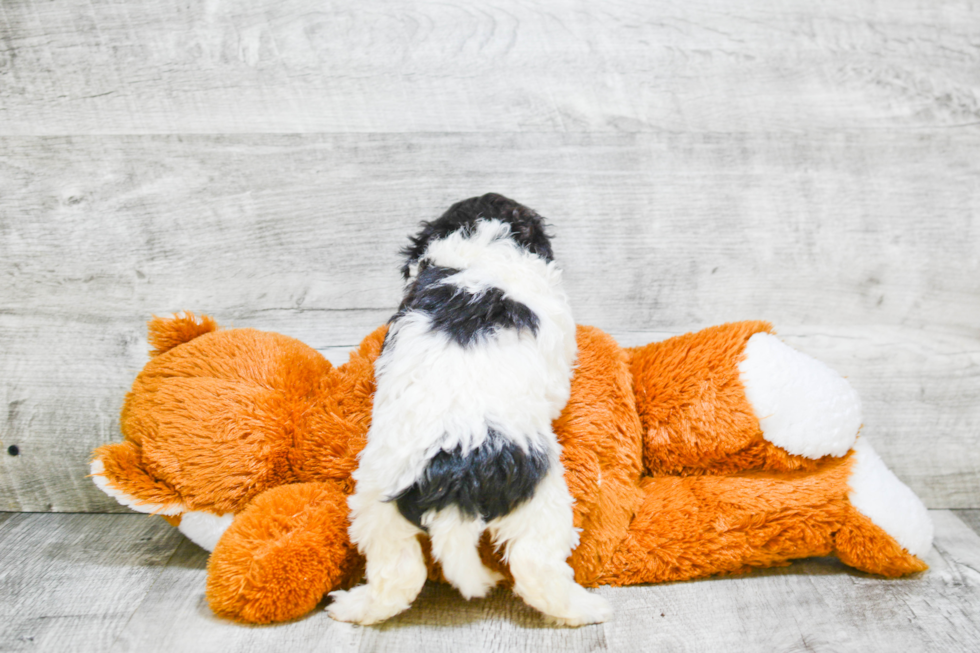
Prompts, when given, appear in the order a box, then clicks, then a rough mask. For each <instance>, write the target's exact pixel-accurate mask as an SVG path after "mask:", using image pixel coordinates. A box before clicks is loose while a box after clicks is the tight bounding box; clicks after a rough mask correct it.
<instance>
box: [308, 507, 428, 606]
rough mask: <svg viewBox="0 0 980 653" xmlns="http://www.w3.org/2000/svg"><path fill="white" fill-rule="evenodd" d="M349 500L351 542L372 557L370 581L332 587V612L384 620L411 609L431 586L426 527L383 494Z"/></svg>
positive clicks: (365, 554) (369, 569)
mask: <svg viewBox="0 0 980 653" xmlns="http://www.w3.org/2000/svg"><path fill="white" fill-rule="evenodd" d="M349 504H350V507H351V514H352V521H351V527H350V536H351V541H352V542H354V543H355V544H356V545H357V548H358V549H359V550H360V551H361V553H363V554H364V556H365V557H366V558H367V584H366V585H360V586H358V587H355V588H354V589H352V590H349V591H346V592H344V591H337V592H331V593H330V596H331V597H332V598H333V603H331V604H330V605H329V606H328V607H327V614H329V615H330V616H331V617H332V618H334V619H336V620H337V621H350V622H353V623H358V624H362V625H367V624H373V623H378V622H379V621H384V620H385V619H388V618H390V617H393V616H395V615H396V614H398V613H399V612H402V611H404V610H407V609H408V608H409V606H410V605H411V604H412V601H414V600H415V597H416V596H418V594H419V592H421V591H422V586H423V585H425V579H426V576H427V571H426V567H425V558H424V557H423V555H422V547H421V545H420V544H419V540H418V534H419V533H420V532H421V531H420V530H419V529H418V528H416V527H415V526H414V525H413V524H412V523H411V522H409V521H408V520H407V519H405V518H404V517H402V515H401V513H399V512H398V508H397V507H396V506H395V504H394V503H391V502H387V501H383V500H381V495H380V493H373V492H365V493H364V494H354V495H353V496H351V498H350V500H349Z"/></svg>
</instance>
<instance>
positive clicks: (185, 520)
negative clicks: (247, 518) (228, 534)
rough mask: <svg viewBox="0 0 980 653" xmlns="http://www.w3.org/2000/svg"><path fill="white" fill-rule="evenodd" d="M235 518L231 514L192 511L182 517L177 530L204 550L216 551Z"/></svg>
mask: <svg viewBox="0 0 980 653" xmlns="http://www.w3.org/2000/svg"><path fill="white" fill-rule="evenodd" d="M234 518H235V515H233V514H232V513H230V512H229V513H225V514H223V515H216V514H214V513H213V512H201V511H198V510H192V511H190V512H185V513H184V514H183V515H181V517H180V526H178V527H177V528H178V530H180V532H181V533H183V534H184V535H186V536H187V539H189V540H190V541H191V542H193V543H194V544H196V545H198V546H199V547H201V548H202V549H205V550H207V551H214V547H216V546H217V545H218V540H220V539H221V536H222V535H224V533H225V531H226V530H228V527H229V526H231V522H232V520H233V519H234Z"/></svg>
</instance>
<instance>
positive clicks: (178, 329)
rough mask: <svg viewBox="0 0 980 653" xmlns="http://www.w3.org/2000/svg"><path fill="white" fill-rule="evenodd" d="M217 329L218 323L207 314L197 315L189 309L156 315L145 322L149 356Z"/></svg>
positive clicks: (157, 354)
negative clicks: (171, 313)
mask: <svg viewBox="0 0 980 653" xmlns="http://www.w3.org/2000/svg"><path fill="white" fill-rule="evenodd" d="M217 329H218V323H217V322H215V321H214V318H212V317H211V316H209V315H201V316H200V317H198V316H197V315H194V314H193V313H191V312H190V311H185V312H184V313H180V314H177V315H174V316H173V317H157V316H156V315H154V316H153V319H152V320H150V321H149V323H148V324H147V331H148V332H149V333H148V339H149V341H150V346H151V347H153V349H151V350H150V356H159V355H160V354H162V353H164V352H167V351H170V350H171V349H173V348H174V347H176V346H177V345H181V344H183V343H185V342H190V341H191V340H193V339H194V338H197V337H198V336H202V335H204V334H205V333H210V332H212V331H216V330H217Z"/></svg>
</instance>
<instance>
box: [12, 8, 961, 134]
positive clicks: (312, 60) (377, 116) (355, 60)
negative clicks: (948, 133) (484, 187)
mask: <svg viewBox="0 0 980 653" xmlns="http://www.w3.org/2000/svg"><path fill="white" fill-rule="evenodd" d="M978 26H980V16H978V13H977V7H976V4H975V3H972V2H943V3H932V2H921V1H919V0H901V1H898V0H895V1H892V2H885V3H880V2H878V3H872V2H851V1H850V0H832V1H829V2H823V3H821V4H820V5H819V7H815V6H814V5H813V3H811V2H807V1H806V0H794V1H792V2H781V1H778V0H765V1H761V2H752V3H740V4H737V5H732V4H731V3H719V2H716V1H711V0H700V1H697V2H684V3H649V2H644V1H643V0H612V1H610V2H603V3H589V2H567V3H560V2H551V3H526V2H521V1H520V0H489V1H481V2H468V1H465V0H451V1H448V2H443V1H438V2H436V1H431V0H414V1H410V2H402V3H397V4H392V3H390V2H385V1H384V0H361V1H359V2H357V3H356V4H355V5H352V4H350V3H346V2H342V1H340V0H276V1H275V2H273V1H270V0H210V1H209V2H201V3H185V2H178V1H176V0H143V1H141V2H114V1H112V0H92V1H91V2H88V1H86V2H77V1H73V2H42V1H40V0H24V1H21V2H5V3H4V4H3V7H2V8H0V35H2V40H0V82H2V84H3V86H4V87H5V91H4V92H3V93H2V94H0V117H2V120H0V132H2V133H4V134H72V135H76V134H92V133H246V132H247V133H256V132H263V133H270V132H286V133H296V132H321V131H331V132H333V131H337V132H422V131H428V132H432V131H436V132H445V131H452V132H467V131H469V132H502V131H504V132H526V131H549V132H554V131H561V132H569V131H590V132H597V131H628V132H634V131H655V132H660V131H669V132H758V131H794V132H799V131H811V132H822V131H826V130H845V131H851V130H857V131H866V130H871V131H879V130H888V131H892V130H896V129H899V130H907V129H918V128H923V127H963V128H966V129H969V130H971V131H976V130H978V129H980V96H978V94H977V81H978V80H977V74H978V73H977V62H978V59H980V43H978V42H977V40H976V38H975V35H976V32H977V28H978Z"/></svg>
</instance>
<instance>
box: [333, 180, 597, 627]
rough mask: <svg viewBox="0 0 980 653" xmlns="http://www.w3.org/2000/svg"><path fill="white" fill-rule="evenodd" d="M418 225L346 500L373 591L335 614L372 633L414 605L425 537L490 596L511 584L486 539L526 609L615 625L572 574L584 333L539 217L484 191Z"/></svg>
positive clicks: (444, 560) (340, 595) (472, 593)
mask: <svg viewBox="0 0 980 653" xmlns="http://www.w3.org/2000/svg"><path fill="white" fill-rule="evenodd" d="M422 226H423V228H422V231H421V233H419V234H418V235H417V236H415V237H414V238H412V240H411V245H410V246H409V247H407V248H406V249H405V250H404V251H403V254H404V255H405V258H406V260H405V266H404V268H403V269H402V274H403V276H404V277H405V281H406V285H405V295H404V300H403V301H402V303H401V306H400V308H399V310H398V312H397V313H396V314H395V315H394V317H393V318H392V319H391V321H390V323H389V328H388V334H387V336H386V338H385V342H384V346H383V347H382V351H381V355H380V356H379V358H378V360H377V364H376V366H375V372H376V379H377V392H376V394H375V397H374V412H373V416H372V422H371V428H370V430H369V431H368V436H367V439H368V442H367V446H366V447H365V448H364V450H363V452H362V453H361V456H360V461H359V466H358V469H357V471H356V472H355V473H354V475H353V476H354V479H355V480H356V481H357V488H356V491H355V493H354V494H353V495H352V496H351V497H350V500H349V504H350V508H351V526H350V536H351V540H352V541H353V542H354V543H355V544H357V547H358V549H359V550H360V551H361V552H362V553H363V554H364V555H365V556H366V558H367V584H365V585H361V586H359V587H356V588H354V589H352V590H350V591H347V592H343V591H338V592H334V593H333V594H332V595H331V596H332V597H333V602H332V604H331V605H330V606H329V607H328V608H327V610H328V613H329V614H330V616H331V617H333V618H334V619H337V620H340V621H352V622H356V623H360V624H371V623H376V622H379V621H383V620H385V619H388V618H389V617H392V616H394V615H396V614H398V613H399V612H402V611H403V610H405V609H407V608H408V607H409V605H411V603H412V601H413V600H414V599H415V597H416V596H417V595H418V593H419V591H421V589H422V586H423V584H424V583H425V579H426V566H425V561H424V559H423V555H422V548H421V546H420V544H419V539H418V536H419V535H420V534H422V533H424V532H427V533H428V536H429V540H430V542H431V545H432V555H433V557H434V558H435V559H436V560H438V561H439V562H440V563H441V565H442V571H443V574H444V575H445V577H446V580H448V581H449V582H450V583H452V584H453V585H454V586H455V587H456V588H457V589H458V590H459V591H460V593H461V594H462V595H463V596H464V597H466V598H467V599H470V598H473V597H482V596H484V595H485V594H486V593H487V592H488V591H489V590H490V589H491V588H492V587H493V586H494V585H496V584H497V582H498V581H499V580H501V576H500V575H499V574H497V573H495V572H492V571H490V570H489V569H487V568H486V567H485V566H484V565H483V563H482V562H481V560H480V556H479V554H478V552H477V545H478V543H479V541H480V536H481V535H482V533H483V531H484V530H488V531H489V532H490V536H491V538H492V541H493V542H494V544H495V545H496V546H497V547H503V551H504V558H505V560H506V561H507V562H508V563H509V566H510V571H511V573H512V574H513V576H514V591H515V592H516V593H517V594H518V595H519V596H520V597H521V598H523V599H524V601H526V602H527V603H528V604H529V605H531V606H532V607H534V608H536V609H538V610H540V611H541V612H543V613H544V614H545V615H546V617H548V618H549V619H550V620H551V621H553V622H555V623H557V624H561V625H568V626H579V625H583V624H589V623H597V622H601V621H605V620H606V619H608V618H609V616H610V615H611V609H610V607H609V605H608V603H607V602H606V601H605V599H603V598H602V597H600V596H598V595H595V594H590V593H589V592H587V591H586V590H585V589H584V588H582V587H581V586H579V585H577V584H576V583H575V581H574V580H573V578H572V575H573V574H572V569H571V567H569V566H568V564H567V563H566V559H567V558H568V556H569V554H570V553H571V550H572V548H573V547H574V546H575V545H576V544H577V543H578V533H577V531H576V530H575V529H574V527H573V526H572V497H571V495H570V494H569V492H568V488H567V487H566V485H565V478H564V475H563V474H564V470H563V468H562V464H561V461H560V454H561V447H560V446H559V444H558V440H557V439H556V437H555V434H554V432H553V431H552V429H551V422H552V420H554V419H555V418H556V417H558V415H559V413H560V412H561V410H562V408H564V406H565V404H566V403H567V401H568V396H569V390H570V384H571V376H572V365H573V363H574V361H575V356H576V343H575V323H574V321H573V320H572V315H571V311H570V309H569V306H568V301H567V299H566V296H565V293H564V291H563V290H562V286H561V271H560V270H559V269H558V267H557V266H556V265H555V263H554V260H553V256H552V250H551V243H550V241H549V239H548V236H547V234H546V233H545V229H544V223H543V220H542V218H541V217H540V216H539V215H538V214H537V213H535V212H534V211H532V210H531V209H528V208H527V207H524V206H522V205H520V204H518V203H517V202H514V201H513V200H509V199H507V198H506V197H502V196H500V195H495V194H489V195H484V196H482V197H475V198H472V199H468V200H464V201H462V202H459V203H457V204H454V205H453V206H452V207H450V209H449V210H448V211H446V213H445V214H444V215H443V216H442V217H441V218H439V219H438V220H435V221H433V222H428V223H423V225H422Z"/></svg>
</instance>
